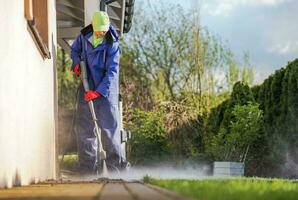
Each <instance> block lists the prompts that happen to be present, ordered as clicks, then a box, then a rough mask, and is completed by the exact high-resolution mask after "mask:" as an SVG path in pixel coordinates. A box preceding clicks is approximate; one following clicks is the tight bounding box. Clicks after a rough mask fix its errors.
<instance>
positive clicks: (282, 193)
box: [144, 177, 298, 200]
mask: <svg viewBox="0 0 298 200" xmlns="http://www.w3.org/2000/svg"><path fill="white" fill-rule="evenodd" d="M144 181H145V182H146V183H150V184H153V185H157V186H160V187H164V188H167V189H170V190H173V191H176V192H178V193H181V194H183V195H185V196H187V197H190V198H194V199H206V200H217V199H218V200H239V199H241V200H251V199H255V200H259V199H262V200H277V199H288V200H294V199H297V196H298V183H297V182H294V181H288V180H282V179H256V178H248V179H247V178H245V179H239V178H238V179H212V180H157V179H152V178H150V177H147V178H146V179H144Z"/></svg>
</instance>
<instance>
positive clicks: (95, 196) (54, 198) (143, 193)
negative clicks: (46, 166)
mask: <svg viewBox="0 0 298 200" xmlns="http://www.w3.org/2000/svg"><path fill="white" fill-rule="evenodd" d="M2 199H7V200H12V199H14V200H29V199H30V200H37V199H38V200H143V199H144V200H153V199H154V200H155V199H156V200H170V199H177V200H178V199H179V200H182V199H183V200H184V199H187V198H184V197H182V196H179V195H176V194H173V193H171V192H167V190H165V189H161V188H158V187H155V186H147V185H144V184H142V183H139V182H125V181H121V180H118V181H110V180H105V181H98V182H77V183H73V182H72V183H55V182H54V183H51V184H37V185H31V186H24V187H15V188H12V189H1V190H0V200H2Z"/></svg>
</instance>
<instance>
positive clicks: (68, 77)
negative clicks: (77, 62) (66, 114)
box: [57, 48, 80, 110]
mask: <svg viewBox="0 0 298 200" xmlns="http://www.w3.org/2000/svg"><path fill="white" fill-rule="evenodd" d="M57 69H58V71H57V73H58V97H59V98H58V104H59V106H63V107H65V108H68V109H70V110H72V109H74V108H75V101H76V95H77V92H76V91H77V88H78V86H79V84H80V79H79V78H78V77H76V76H75V75H74V73H73V72H72V71H71V59H70V57H69V56H68V55H67V54H65V52H64V51H63V50H62V49H61V48H58V52H57Z"/></svg>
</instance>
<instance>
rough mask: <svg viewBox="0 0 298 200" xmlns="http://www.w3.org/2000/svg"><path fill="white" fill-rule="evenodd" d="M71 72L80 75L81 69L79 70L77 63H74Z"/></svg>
mask: <svg viewBox="0 0 298 200" xmlns="http://www.w3.org/2000/svg"><path fill="white" fill-rule="evenodd" d="M73 72H74V73H75V74H76V75H77V76H81V71H80V67H79V64H76V65H75V66H74V68H73Z"/></svg>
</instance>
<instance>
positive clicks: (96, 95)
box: [84, 90, 101, 101]
mask: <svg viewBox="0 0 298 200" xmlns="http://www.w3.org/2000/svg"><path fill="white" fill-rule="evenodd" d="M100 96H101V95H100V93H98V92H97V91H93V90H90V91H88V92H86V93H85V95H84V99H85V101H91V100H93V99H96V98H99V97H100Z"/></svg>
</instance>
